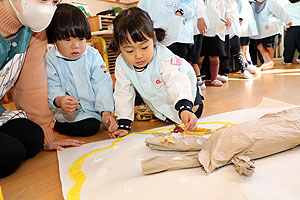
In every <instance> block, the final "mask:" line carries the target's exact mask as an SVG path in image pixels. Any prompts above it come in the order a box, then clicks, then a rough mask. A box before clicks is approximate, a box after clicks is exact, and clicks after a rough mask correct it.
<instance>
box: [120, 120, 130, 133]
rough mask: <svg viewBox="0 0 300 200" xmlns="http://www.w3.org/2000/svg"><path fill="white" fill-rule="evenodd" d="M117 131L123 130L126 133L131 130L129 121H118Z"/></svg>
mask: <svg viewBox="0 0 300 200" xmlns="http://www.w3.org/2000/svg"><path fill="white" fill-rule="evenodd" d="M118 124H119V125H118V129H124V130H127V131H130V129H131V120H129V119H120V120H119V121H118Z"/></svg>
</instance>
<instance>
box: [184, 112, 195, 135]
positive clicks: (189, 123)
mask: <svg viewBox="0 0 300 200" xmlns="http://www.w3.org/2000/svg"><path fill="white" fill-rule="evenodd" d="M180 116H181V121H182V122H183V123H184V126H185V130H186V131H193V130H195V129H196V128H197V117H196V115H195V114H194V113H191V112H190V111H187V110H184V111H182V112H181V113H180Z"/></svg>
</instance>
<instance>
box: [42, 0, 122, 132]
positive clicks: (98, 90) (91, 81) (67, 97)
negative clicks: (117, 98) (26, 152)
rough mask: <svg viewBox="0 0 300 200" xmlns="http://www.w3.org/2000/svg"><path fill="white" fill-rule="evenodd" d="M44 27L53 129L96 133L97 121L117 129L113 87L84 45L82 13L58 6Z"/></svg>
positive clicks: (95, 54) (95, 56)
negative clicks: (47, 49) (45, 31)
mask: <svg viewBox="0 0 300 200" xmlns="http://www.w3.org/2000/svg"><path fill="white" fill-rule="evenodd" d="M57 7H58V8H57V10H56V12H55V14H54V16H53V19H52V21H51V23H50V25H49V27H48V28H47V36H48V41H49V43H52V44H55V47H54V48H53V49H51V50H50V51H49V52H48V54H47V58H46V60H47V74H48V101H49V104H50V108H57V109H56V110H57V112H56V113H55V115H54V118H55V120H56V121H55V124H54V129H55V130H56V131H58V132H59V133H61V134H66V135H71V136H90V135H93V134H95V133H96V132H97V131H98V129H99V126H100V122H101V121H102V122H104V123H107V124H108V125H109V127H108V131H109V132H113V131H115V130H116V129H117V123H116V120H115V119H114V118H113V117H112V116H111V112H113V110H114V101H113V84H112V79H111V77H110V74H109V72H108V70H107V69H106V67H105V63H104V61H103V60H102V58H101V55H100V54H99V52H98V51H97V50H96V49H94V48H92V47H90V46H89V45H87V44H86V40H87V39H90V37H91V29H90V26H89V23H88V21H87V19H86V17H85V15H84V14H83V13H82V11H81V10H80V9H79V8H77V7H75V6H73V5H70V4H59V5H58V6H57Z"/></svg>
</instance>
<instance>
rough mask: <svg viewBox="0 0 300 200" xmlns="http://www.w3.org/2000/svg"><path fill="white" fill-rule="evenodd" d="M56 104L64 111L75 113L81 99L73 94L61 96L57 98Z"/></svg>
mask: <svg viewBox="0 0 300 200" xmlns="http://www.w3.org/2000/svg"><path fill="white" fill-rule="evenodd" d="M55 104H56V105H58V106H59V107H61V108H62V110H63V111H64V112H66V113H68V114H73V113H74V112H75V110H76V108H77V105H78V104H79V101H78V100H77V99H75V98H74V97H72V96H61V97H56V98H55Z"/></svg>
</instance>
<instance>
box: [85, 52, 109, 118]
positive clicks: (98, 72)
mask: <svg viewBox="0 0 300 200" xmlns="http://www.w3.org/2000/svg"><path fill="white" fill-rule="evenodd" d="M90 50H91V51H89V52H91V53H92V54H93V56H92V58H93V62H92V66H90V67H89V69H90V70H91V85H92V87H93V91H94V93H95V110H96V112H98V113H99V114H100V113H101V112H103V111H108V112H110V113H112V112H113V111H114V99H113V82H112V79H111V76H110V73H109V71H108V70H107V68H106V65H105V62H104V61H103V59H102V57H101V55H100V54H99V52H98V51H97V50H96V49H90ZM102 121H103V119H102Z"/></svg>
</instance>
